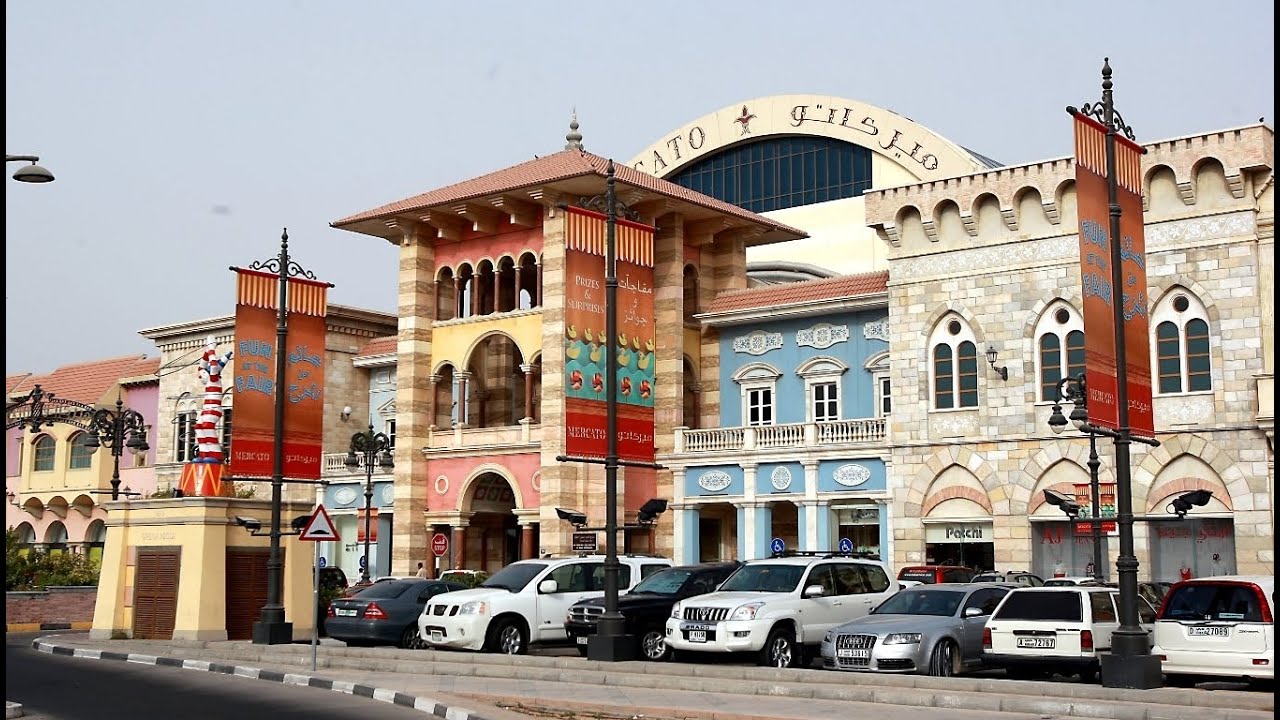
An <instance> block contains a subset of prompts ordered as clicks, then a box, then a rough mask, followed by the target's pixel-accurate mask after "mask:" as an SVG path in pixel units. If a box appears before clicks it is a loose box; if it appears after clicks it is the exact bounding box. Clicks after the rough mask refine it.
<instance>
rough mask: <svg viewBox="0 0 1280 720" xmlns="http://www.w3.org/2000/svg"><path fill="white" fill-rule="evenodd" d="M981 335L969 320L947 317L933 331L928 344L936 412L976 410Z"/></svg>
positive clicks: (932, 404)
mask: <svg viewBox="0 0 1280 720" xmlns="http://www.w3.org/2000/svg"><path fill="white" fill-rule="evenodd" d="M979 344H980V343H979V340H978V335H977V333H976V332H975V330H974V327H973V325H972V324H971V323H970V322H969V320H968V318H966V317H965V316H963V315H961V314H959V313H948V314H944V315H943V316H942V317H941V318H939V319H938V321H937V322H936V323H935V324H934V325H933V327H931V328H930V330H929V339H928V341H927V343H926V347H925V349H926V352H928V357H927V359H926V368H927V372H925V373H921V375H922V376H924V377H925V378H927V382H928V383H929V386H928V387H929V391H928V392H927V393H926V397H928V398H929V407H930V408H931V409H933V410H952V409H963V408H976V407H977V406H978V377H979V375H980V370H981V358H980V352H979V350H978V348H979Z"/></svg>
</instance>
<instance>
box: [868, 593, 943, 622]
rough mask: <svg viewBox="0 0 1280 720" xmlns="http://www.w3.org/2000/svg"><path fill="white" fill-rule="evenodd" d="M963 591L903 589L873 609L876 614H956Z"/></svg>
mask: <svg viewBox="0 0 1280 720" xmlns="http://www.w3.org/2000/svg"><path fill="white" fill-rule="evenodd" d="M962 602H964V593H962V592H956V591H954V590H903V591H902V592H900V593H898V594H896V595H894V596H893V597H890V598H889V599H888V600H885V601H884V603H883V604H882V605H881V606H880V607H878V608H876V609H875V610H873V611H872V612H873V613H874V614H876V615H938V616H942V617H950V616H952V615H955V614H956V610H957V609H959V607H960V603H962Z"/></svg>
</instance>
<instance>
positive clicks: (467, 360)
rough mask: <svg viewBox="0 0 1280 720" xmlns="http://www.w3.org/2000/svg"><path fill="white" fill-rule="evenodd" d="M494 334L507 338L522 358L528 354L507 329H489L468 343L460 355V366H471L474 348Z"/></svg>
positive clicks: (477, 347)
mask: <svg viewBox="0 0 1280 720" xmlns="http://www.w3.org/2000/svg"><path fill="white" fill-rule="evenodd" d="M496 335H500V336H502V337H504V338H506V339H507V340H509V341H510V342H511V344H512V345H514V346H515V348H516V351H517V352H519V353H520V357H521V358H522V359H523V358H524V357H526V356H527V355H528V353H527V352H526V350H525V349H524V348H523V347H520V343H519V342H518V341H517V340H516V339H515V338H514V337H512V336H511V334H510V333H508V332H507V331H505V330H490V331H488V332H485V333H483V334H481V335H479V336H477V337H476V338H475V339H473V340H472V341H471V345H469V346H468V347H467V351H466V352H465V353H464V354H463V356H462V357H463V361H462V363H461V365H462V367H470V366H471V363H472V361H473V360H475V354H476V350H477V349H479V347H480V346H481V345H482V344H484V342H485V341H486V340H488V339H489V338H491V337H494V336H496Z"/></svg>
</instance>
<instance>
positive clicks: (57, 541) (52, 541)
mask: <svg viewBox="0 0 1280 720" xmlns="http://www.w3.org/2000/svg"><path fill="white" fill-rule="evenodd" d="M44 543H45V544H46V545H66V544H67V526H66V525H64V524H63V523H62V521H61V520H54V521H53V522H51V523H49V526H48V527H46V528H45V530H44Z"/></svg>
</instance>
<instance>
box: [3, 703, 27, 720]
mask: <svg viewBox="0 0 1280 720" xmlns="http://www.w3.org/2000/svg"><path fill="white" fill-rule="evenodd" d="M25 714H26V713H25V712H23V710H22V703H16V702H9V701H8V700H5V701H4V716H5V718H6V720H7V719H8V718H20V717H22V716H23V715H25Z"/></svg>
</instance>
